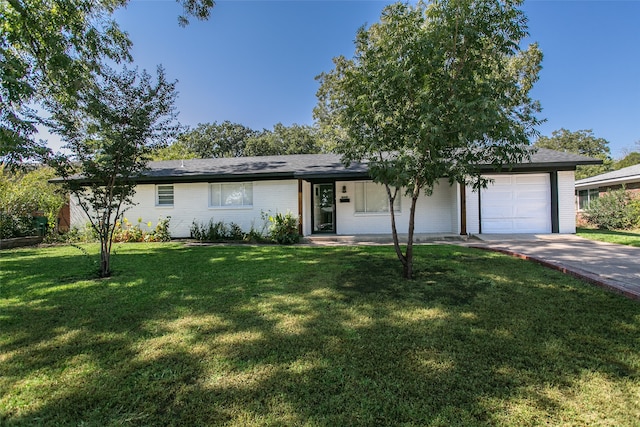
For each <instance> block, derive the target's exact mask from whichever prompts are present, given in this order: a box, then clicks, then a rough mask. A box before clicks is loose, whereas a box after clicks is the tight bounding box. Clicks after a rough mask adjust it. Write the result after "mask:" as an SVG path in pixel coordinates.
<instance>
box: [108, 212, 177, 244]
mask: <svg viewBox="0 0 640 427" xmlns="http://www.w3.org/2000/svg"><path fill="white" fill-rule="evenodd" d="M170 219H171V217H167V218H164V219H163V218H160V219H159V220H158V224H157V225H156V227H155V228H154V229H153V231H150V232H147V231H145V230H143V229H142V225H143V222H142V218H138V223H137V224H135V225H134V224H133V223H131V222H130V221H129V220H128V219H127V218H123V220H122V221H117V222H116V229H115V231H114V232H113V241H114V242H168V241H170V240H171V234H170V233H169V221H170ZM145 225H146V226H147V228H149V229H151V228H152V227H153V224H152V222H151V221H149V222H147V223H146V224H145Z"/></svg>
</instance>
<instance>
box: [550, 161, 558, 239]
mask: <svg viewBox="0 0 640 427" xmlns="http://www.w3.org/2000/svg"><path fill="white" fill-rule="evenodd" d="M549 175H550V179H549V182H550V184H551V232H552V233H559V232H560V210H559V203H558V171H553V172H550V173H549Z"/></svg>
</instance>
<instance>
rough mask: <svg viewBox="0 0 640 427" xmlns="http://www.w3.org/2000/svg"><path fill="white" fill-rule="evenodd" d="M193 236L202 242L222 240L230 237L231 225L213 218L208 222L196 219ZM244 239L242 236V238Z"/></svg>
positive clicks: (192, 225)
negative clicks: (200, 221) (228, 225)
mask: <svg viewBox="0 0 640 427" xmlns="http://www.w3.org/2000/svg"><path fill="white" fill-rule="evenodd" d="M191 238H192V239H197V240H200V241H201V242H222V241H225V240H229V239H230V232H229V227H227V225H226V224H225V223H224V222H223V221H217V222H216V221H214V220H213V218H211V219H210V220H209V222H208V223H206V224H205V223H202V224H200V223H198V222H197V221H196V220H194V221H193V223H192V224H191ZM240 240H242V238H241V239H240Z"/></svg>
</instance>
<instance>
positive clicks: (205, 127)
mask: <svg viewBox="0 0 640 427" xmlns="http://www.w3.org/2000/svg"><path fill="white" fill-rule="evenodd" d="M326 151H329V147H328V144H327V143H326V141H325V140H323V138H322V136H321V134H320V132H319V130H318V129H317V128H316V127H314V126H308V125H298V124H292V125H291V126H285V125H283V124H282V123H278V124H276V125H275V126H274V127H273V129H271V130H269V129H263V130H261V131H257V130H254V129H251V128H249V127H247V126H244V125H242V124H239V123H232V122H230V121H228V120H225V121H223V122H222V123H218V122H213V123H200V124H198V126H196V127H195V128H193V129H189V130H187V131H185V132H183V133H182V134H181V135H179V136H178V138H177V139H176V141H174V142H173V143H172V144H170V145H168V146H166V147H162V148H159V149H157V150H155V152H154V153H153V159H154V160H178V159H195V158H199V159H206V158H219V157H244V156H278V155H286V154H317V153H322V152H326Z"/></svg>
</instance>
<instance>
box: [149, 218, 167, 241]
mask: <svg viewBox="0 0 640 427" xmlns="http://www.w3.org/2000/svg"><path fill="white" fill-rule="evenodd" d="M169 221H171V217H170V216H167V217H166V218H160V219H159V220H158V224H156V229H155V230H154V232H153V237H154V241H156V242H169V241H171V233H169Z"/></svg>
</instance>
